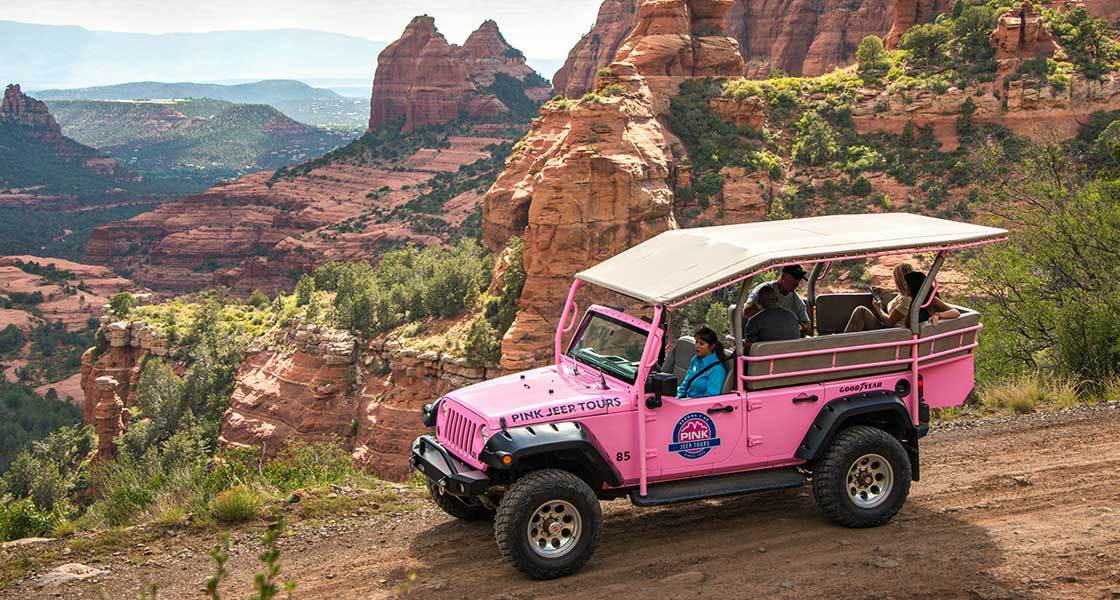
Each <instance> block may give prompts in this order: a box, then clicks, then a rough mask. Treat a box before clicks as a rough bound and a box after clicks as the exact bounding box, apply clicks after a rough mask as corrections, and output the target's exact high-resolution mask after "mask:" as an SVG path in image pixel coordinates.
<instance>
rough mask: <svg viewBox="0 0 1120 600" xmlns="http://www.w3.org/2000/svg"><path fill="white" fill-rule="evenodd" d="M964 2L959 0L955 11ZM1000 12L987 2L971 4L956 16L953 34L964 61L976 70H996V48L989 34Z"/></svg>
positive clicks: (958, 51)
mask: <svg viewBox="0 0 1120 600" xmlns="http://www.w3.org/2000/svg"><path fill="white" fill-rule="evenodd" d="M961 6H962V3H961V2H957V4H956V6H954V8H953V11H954V13H956V11H957V8H958V7H961ZM998 19H999V13H998V12H997V11H996V9H995V8H994V7H992V6H990V5H987V4H981V5H977V6H969V7H968V8H964V9H962V10H961V11H960V14H959V15H956V16H954V18H953V22H952V34H953V37H954V38H955V45H956V47H957V53H958V54H959V56H960V59H961V60H962V62H963V63H964V64H965V65H967V66H968V67H969V68H970V69H971V70H974V71H995V68H996V64H995V60H994V59H995V48H993V47H992V43H991V41H990V40H989V39H988V36H989V35H991V33H992V31H993V30H995V28H996V22H997V20H998Z"/></svg>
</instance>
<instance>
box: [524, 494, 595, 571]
mask: <svg viewBox="0 0 1120 600" xmlns="http://www.w3.org/2000/svg"><path fill="white" fill-rule="evenodd" d="M582 532H583V519H581V518H580V516H579V511H578V510H576V507H575V506H574V505H572V503H571V502H568V501H566V500H549V501H548V502H545V503H544V504H541V505H540V506H538V507H537V509H536V510H534V511H533V514H532V515H530V517H529V523H528V525H527V526H526V527H525V535H526V536H527V538H528V540H529V547H530V548H532V549H533V552H535V553H537V555H538V556H542V557H544V558H559V557H561V556H564V555H565V554H567V553H569V552H571V551H572V549H573V548H575V547H576V544H577V543H579V536H580V534H581V533H582Z"/></svg>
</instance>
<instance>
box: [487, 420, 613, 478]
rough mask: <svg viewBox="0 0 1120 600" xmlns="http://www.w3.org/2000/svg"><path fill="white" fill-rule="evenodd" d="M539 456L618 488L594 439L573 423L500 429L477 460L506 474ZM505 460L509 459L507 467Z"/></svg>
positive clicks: (589, 433) (590, 434)
mask: <svg viewBox="0 0 1120 600" xmlns="http://www.w3.org/2000/svg"><path fill="white" fill-rule="evenodd" d="M542 454H548V455H549V457H550V458H554V459H562V460H567V461H572V462H576V463H578V464H580V465H582V466H583V467H585V468H587V469H588V470H589V472H590V473H591V474H593V475H594V476H595V477H597V478H598V479H599V480H601V481H603V482H606V483H608V484H610V485H612V486H619V485H622V477H621V476H619V474H618V472H617V471H616V470H615V469H614V467H612V466H611V464H610V463H609V462H608V461H607V460H606V459H605V458H604V457H603V455H602V454H601V453H600V452H599V446H598V444H597V443H596V441H595V436H594V435H593V434H592V433H591V431H590V430H588V429H587V428H586V427H584V426H583V425H582V424H580V423H578V422H575V421H566V422H562V423H541V424H539V425H527V426H524V427H512V428H507V429H503V430H501V431H498V432H496V433H494V435H493V436H491V437H490V439H489V440H487V441H486V445H485V447H483V449H482V452H481V453H480V454H479V457H478V458H479V460H481V461H482V462H483V463H484V464H486V465H487V466H488V467H490V468H492V469H497V470H500V471H509V470H512V469H514V468H516V467H517V466H518V464H519V463H523V462H524V461H525V460H526V459H529V458H531V457H534V456H540V455H542ZM507 456H508V457H510V459H511V460H510V461H509V462H508V463H506V462H505V459H506V457H507Z"/></svg>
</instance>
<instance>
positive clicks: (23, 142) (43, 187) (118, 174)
mask: <svg viewBox="0 0 1120 600" xmlns="http://www.w3.org/2000/svg"><path fill="white" fill-rule="evenodd" d="M0 128H3V136H2V137H0V139H2V140H3V145H0V153H2V154H0V165H2V166H0V169H2V170H0V185H2V186H4V188H6V189H5V190H4V193H3V196H2V197H0V202H3V203H4V204H8V205H11V204H13V203H18V202H19V201H20V199H21V198H23V197H24V196H47V195H48V194H51V193H55V194H59V195H61V194H66V193H67V192H69V193H71V194H76V193H90V192H94V193H96V192H100V193H105V192H107V191H109V189H111V188H114V187H117V186H120V185H128V184H130V183H134V182H136V181H138V180H139V178H137V177H136V176H135V175H133V174H131V173H129V172H127V171H126V170H125V169H121V168H120V165H118V164H117V162H116V161H114V160H112V159H111V158H109V157H107V156H105V155H104V154H102V153H100V152H98V151H97V150H95V149H93V148H90V147H88V146H84V145H82V144H80V143H78V142H75V141H74V140H72V139H70V138H68V137H66V136H64V135H63V134H62V129H61V128H60V127H59V125H58V122H57V121H56V120H55V118H54V116H53V115H52V114H51V113H50V110H49V109H48V108H47V105H46V104H44V103H42V102H40V101H38V100H36V99H34V98H32V97H30V96H27V95H26V94H24V93H23V92H22V90H20V87H19V85H18V84H12V85H9V86H8V87H7V89H5V90H4V99H3V101H2V102H0ZM18 188H33V189H30V190H26V191H24V192H23V193H22V194H21V191H20V190H19V189H18ZM54 197H55V198H57V197H58V196H54ZM42 199H44V198H39V199H38V200H42Z"/></svg>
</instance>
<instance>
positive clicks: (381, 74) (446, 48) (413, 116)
mask: <svg viewBox="0 0 1120 600" xmlns="http://www.w3.org/2000/svg"><path fill="white" fill-rule="evenodd" d="M476 92H477V90H476V89H475V86H474V84H473V83H471V79H470V76H469V75H468V73H467V66H466V64H464V63H463V61H462V60H461V59H460V58H459V57H458V56H457V54H456V52H455V51H453V50H452V49H451V45H450V44H448V43H447V39H446V38H444V37H443V34H441V33H440V32H439V31H437V30H436V21H435V19H433V18H432V17H429V16H422V17H416V18H415V19H413V20H412V22H411V23H409V24H408V27H407V28H405V30H404V34H403V35H401V38H400V39H399V40H397V41H395V42H393V43H392V44H389V46H388V47H387V48H385V50H383V51H382V52H381V55H380V56H378V57H377V74H376V76H375V77H374V80H373V96H372V97H371V98H370V116H369V127H370V129H377V128H378V127H381V126H383V125H385V124H387V123H390V122H392V121H395V120H397V119H402V118H403V119H404V123H405V124H404V127H405V130H406V131H408V130H411V129H413V128H415V127H420V126H423V125H429V124H432V123H444V122H447V121H450V120H452V119H455V118H457V117H458V116H459V113H460V112H461V111H463V110H466V108H467V104H468V102H469V101H470V99H471V98H472V97H473V96H474V95H475V94H476Z"/></svg>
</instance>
